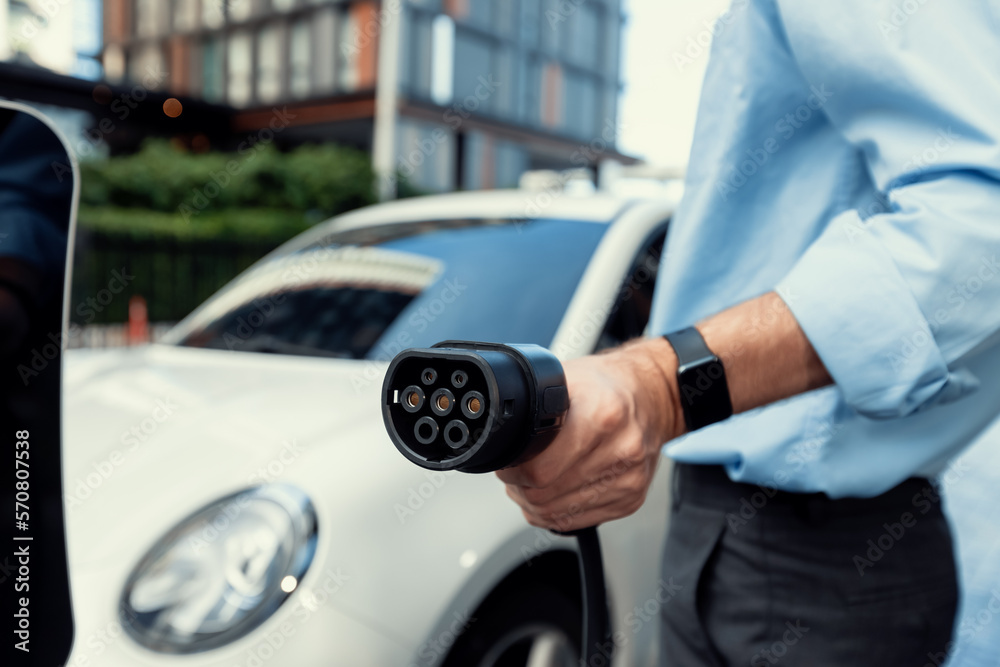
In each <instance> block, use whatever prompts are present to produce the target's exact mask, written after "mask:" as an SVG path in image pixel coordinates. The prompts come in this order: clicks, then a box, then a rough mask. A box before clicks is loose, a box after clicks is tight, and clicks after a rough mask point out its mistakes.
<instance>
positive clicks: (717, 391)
mask: <svg viewBox="0 0 1000 667" xmlns="http://www.w3.org/2000/svg"><path fill="white" fill-rule="evenodd" d="M664 338H666V339H667V342H668V343H670V346H671V347H673V348H674V352H676V353H677V388H678V391H679V392H680V401H681V409H682V410H683V411H684V423H685V424H686V425H687V429H688V431H695V430H697V429H699V428H701V427H703V426H708V425H709V424H714V423H715V422H721V421H722V420H723V419H729V417H731V416H732V415H733V404H732V401H730V400H729V385H728V384H727V383H726V369H725V368H723V366H722V361H721V360H720V359H719V358H718V357H717V356H715V354H713V353H712V351H711V350H710V349H708V345H706V344H705V339H704V338H702V337H701V334H700V333H698V330H697V329H695V328H694V327H688V328H687V329H681V330H680V331H675V332H673V333H668V334H667V335H666V336H664Z"/></svg>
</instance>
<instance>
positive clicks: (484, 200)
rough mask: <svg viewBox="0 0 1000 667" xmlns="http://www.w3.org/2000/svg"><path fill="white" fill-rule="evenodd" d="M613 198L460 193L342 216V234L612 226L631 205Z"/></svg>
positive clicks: (338, 221)
mask: <svg viewBox="0 0 1000 667" xmlns="http://www.w3.org/2000/svg"><path fill="white" fill-rule="evenodd" d="M629 201H630V200H628V199H624V198H622V197H615V196H612V195H607V194H586V195H575V194H569V193H566V192H563V191H562V190H492V191H485V192H454V193H450V194H442V195H425V196H422V197H410V198H407V199H397V200H395V201H391V202H386V203H384V204H376V205H374V206H368V207H365V208H362V209H358V210H355V211H351V212H349V213H345V214H344V215H340V216H337V217H336V218H334V219H333V220H331V221H329V223H328V224H335V225H336V227H337V229H346V228H352V227H364V226H368V225H376V224H381V223H385V222H407V221H410V220H414V221H416V220H435V219H457V218H498V219H504V218H511V219H523V218H565V219H572V220H581V221H587V222H604V223H607V222H610V221H612V220H614V218H615V217H616V216H617V215H618V214H619V213H620V212H621V210H622V209H623V208H625V206H627V205H628V204H629Z"/></svg>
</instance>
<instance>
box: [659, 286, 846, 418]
mask: <svg viewBox="0 0 1000 667" xmlns="http://www.w3.org/2000/svg"><path fill="white" fill-rule="evenodd" d="M696 326H697V329H698V331H700V332H701V335H702V337H703V338H704V339H705V343H706V344H707V345H708V348H709V349H710V350H712V352H714V353H715V355H716V356H718V357H719V358H720V359H721V360H722V365H723V366H724V367H725V369H726V381H727V383H728V385H729V396H730V399H731V401H732V404H733V412H734V413H738V412H745V411H747V410H752V409H753V408H757V407H761V406H763V405H767V404H769V403H774V402H775V401H780V400H782V399H785V398H790V397H792V396H795V395H797V394H801V393H803V392H807V391H810V390H812V389H818V388H819V387H823V386H826V385H828V384H830V383H831V382H832V379H831V378H830V375H829V373H827V370H826V368H825V367H824V366H823V362H822V361H820V358H819V356H818V355H817V354H816V351H815V350H814V349H813V347H812V345H811V344H810V343H809V339H807V338H806V336H805V333H803V331H802V329H801V328H800V327H799V324H798V322H796V321H795V317H794V316H793V315H792V313H791V311H790V310H789V309H788V306H787V305H786V304H785V302H784V301H782V299H781V297H779V296H778V295H777V294H776V293H774V292H768V293H767V294H764V295H762V296H759V297H756V298H754V299H751V300H749V301H745V302H743V303H741V304H739V305H737V306H733V307H732V308H729V309H727V310H724V311H722V312H721V313H718V314H716V315H713V316H711V317H709V318H707V319H705V320H702V321H701V322H699V323H698V324H697V325H696ZM644 346H646V347H647V350H648V351H649V352H650V353H651V356H656V357H659V358H660V360H661V370H662V376H663V377H667V378H669V379H670V381H671V382H674V383H676V369H677V357H676V355H675V354H674V351H673V348H671V347H670V345H669V344H668V343H667V342H666V341H665V340H663V339H659V338H658V339H655V340H652V341H647V342H646V343H645V344H644ZM671 396H672V397H673V399H674V401H675V405H674V411H675V412H679V411H680V403H679V398H678V392H677V388H676V384H675V385H674V386H673V387H671Z"/></svg>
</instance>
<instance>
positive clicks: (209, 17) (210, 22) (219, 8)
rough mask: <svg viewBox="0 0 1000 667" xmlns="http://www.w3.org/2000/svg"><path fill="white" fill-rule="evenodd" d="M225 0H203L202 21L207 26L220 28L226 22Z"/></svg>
mask: <svg viewBox="0 0 1000 667" xmlns="http://www.w3.org/2000/svg"><path fill="white" fill-rule="evenodd" d="M224 5H225V0H201V22H202V23H203V24H205V27H206V28H219V27H221V26H222V24H223V23H225V22H226V15H225V13H224Z"/></svg>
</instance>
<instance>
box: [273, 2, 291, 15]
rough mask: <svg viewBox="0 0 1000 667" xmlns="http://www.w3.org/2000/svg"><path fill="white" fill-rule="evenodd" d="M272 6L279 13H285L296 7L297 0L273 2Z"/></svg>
mask: <svg viewBox="0 0 1000 667" xmlns="http://www.w3.org/2000/svg"><path fill="white" fill-rule="evenodd" d="M271 6H272V7H274V9H276V10H278V11H279V12H283V11H287V10H289V9H291V8H292V7H294V6H295V0H271Z"/></svg>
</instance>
